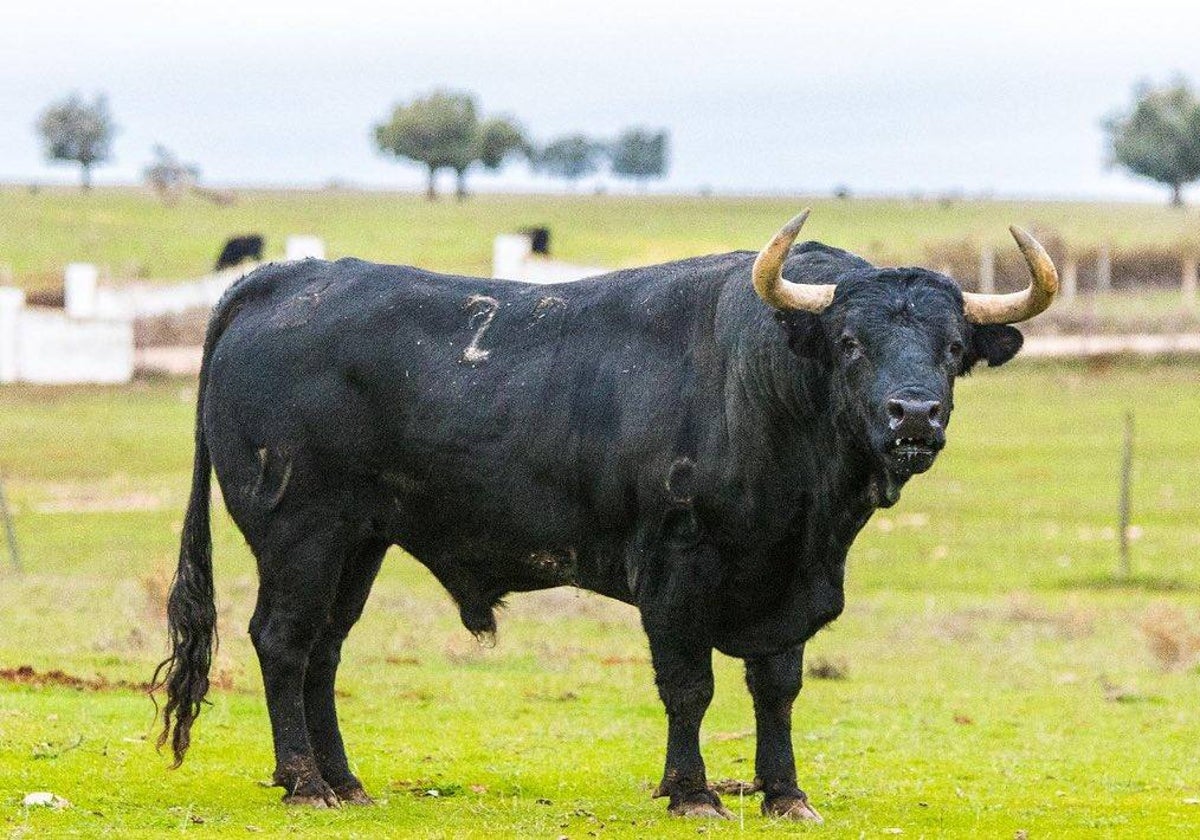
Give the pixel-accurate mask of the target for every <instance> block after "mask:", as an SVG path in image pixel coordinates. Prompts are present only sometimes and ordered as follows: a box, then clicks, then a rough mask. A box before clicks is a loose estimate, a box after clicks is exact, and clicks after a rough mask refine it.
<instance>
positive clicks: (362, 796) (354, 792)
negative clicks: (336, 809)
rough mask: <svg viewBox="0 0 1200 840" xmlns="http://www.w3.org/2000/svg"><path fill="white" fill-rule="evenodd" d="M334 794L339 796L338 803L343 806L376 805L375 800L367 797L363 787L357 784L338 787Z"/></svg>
mask: <svg viewBox="0 0 1200 840" xmlns="http://www.w3.org/2000/svg"><path fill="white" fill-rule="evenodd" d="M333 792H334V793H335V794H336V795H337V798H338V801H339V802H341V803H342V804H343V805H374V804H375V800H374V799H372V798H371V797H370V796H368V795H367V792H366V791H365V790H363V786H362V785H360V784H358V783H357V782H356V783H354V784H349V785H342V786H341V787H336V788H334V789H333Z"/></svg>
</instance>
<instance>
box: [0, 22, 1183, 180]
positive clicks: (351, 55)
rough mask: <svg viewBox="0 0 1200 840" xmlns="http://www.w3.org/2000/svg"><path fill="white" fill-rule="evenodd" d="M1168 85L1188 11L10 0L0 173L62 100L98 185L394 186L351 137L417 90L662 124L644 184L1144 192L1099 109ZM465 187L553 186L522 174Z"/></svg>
mask: <svg viewBox="0 0 1200 840" xmlns="http://www.w3.org/2000/svg"><path fill="white" fill-rule="evenodd" d="M193 5H194V8H193ZM1085 9H1086V11H1084V10H1085ZM1176 75H1183V76H1185V77H1187V78H1189V79H1191V80H1192V81H1193V82H1194V83H1197V84H1200V3H1196V2H1191V3H1184V2H1164V0H1141V1H1140V2H1136V3H1130V2H1128V0H1123V2H1119V3H1110V2H1106V1H1104V0H1102V2H1091V3H1087V4H1083V3H1078V2H1074V3H1068V2H1057V0H1050V1H1048V2H1041V3H1013V2H1007V3H991V2H984V3H971V2H964V0H954V2H948V0H908V2H903V3H901V2H895V0H893V2H888V3H874V2H858V3H854V2H845V0H842V2H802V0H797V2H790V3H782V2H779V3H767V2H756V0H724V2H709V0H694V2H690V3H688V2H683V0H676V2H670V3H663V2H657V0H640V2H639V1H638V0H604V2H592V3H586V4H584V3H572V2H565V0H560V2H555V3H552V2H520V0H502V1H501V0H437V1H436V2H423V3H412V2H407V0H399V2H389V3H381V2H364V1H363V0H338V2H329V0H325V2H322V3H319V4H306V3H304V2H297V1H296V0H292V1H291V2H275V1H274V0H270V1H269V2H257V3H256V2H253V0H241V2H228V1H227V0H210V2H204V3H200V4H169V3H163V2H161V0H156V2H152V3H148V2H140V0H139V1H137V2H134V1H133V0H105V2H103V3H96V2H87V3H79V2H73V0H72V2H67V3H59V4H53V3H28V2H19V0H17V1H16V2H11V1H10V2H8V3H5V4H4V10H3V11H0V180H2V181H9V182H13V181H15V182H21V183H25V182H37V183H59V182H62V183H70V182H72V181H74V180H76V179H77V177H78V176H77V168H75V167H71V166H63V165H51V164H49V163H47V162H46V161H45V160H44V157H43V153H42V148H41V144H40V141H39V138H38V137H37V135H36V133H35V131H34V128H33V126H34V123H35V122H36V120H37V117H38V114H39V113H40V112H41V111H42V110H43V109H44V108H45V107H46V105H47V104H49V103H50V102H52V101H54V100H56V99H59V98H62V97H63V96H65V95H66V94H68V93H70V92H72V91H79V92H81V93H82V94H83V95H84V96H86V97H88V98H90V97H91V96H92V95H93V94H95V93H97V92H103V93H105V94H106V95H107V96H108V99H109V105H110V108H111V111H112V113H113V116H114V118H115V120H116V122H117V124H118V126H119V133H118V134H117V136H116V139H115V143H114V159H113V161H112V162H111V163H110V164H108V165H106V166H103V167H101V168H99V169H98V170H97V171H96V181H97V183H130V182H135V181H137V180H138V179H139V177H140V173H141V170H142V168H143V167H144V166H145V165H146V164H147V163H148V162H149V161H150V158H151V149H152V147H153V146H154V145H155V144H156V143H162V144H164V145H166V146H167V147H168V148H170V149H171V150H173V151H174V152H175V153H176V154H177V155H178V156H179V157H180V158H182V159H183V160H185V161H188V162H195V163H197V164H198V165H199V166H200V168H201V171H202V173H203V178H204V181H205V182H206V183H209V184H212V185H246V186H253V185H295V186H313V187H316V186H321V185H325V184H328V183H330V182H331V181H338V182H342V183H346V184H353V185H358V186H362V187H370V188H394V189H418V188H420V186H421V184H422V182H423V178H424V174H423V171H422V169H421V168H419V167H418V166H415V165H412V164H408V163H403V162H398V161H396V159H394V158H385V157H383V156H381V155H380V154H379V153H378V152H377V151H376V150H375V149H374V146H373V143H372V141H371V127H372V126H373V125H374V124H375V123H377V122H379V121H381V120H383V119H384V118H385V117H386V116H387V115H388V113H389V112H390V110H391V108H392V107H393V106H394V105H395V104H396V103H398V102H403V101H406V100H409V99H411V98H413V97H415V96H418V95H421V94H424V93H427V92H429V91H431V90H433V89H435V88H439V87H441V88H451V89H457V90H464V91H470V92H472V93H474V94H476V95H477V97H478V100H479V104H480V107H481V110H482V111H483V112H484V113H487V114H491V113H497V114H508V115H511V116H514V117H516V118H517V119H518V120H519V121H520V122H521V123H522V124H523V125H524V126H525V128H526V129H527V130H528V132H529V133H530V134H531V135H532V136H533V137H534V138H535V139H536V140H542V141H544V140H546V139H550V138H552V137H554V136H556V135H560V134H563V133H567V132H575V131H582V132H585V133H588V134H592V135H596V136H599V137H611V136H613V135H615V134H616V133H617V132H618V131H619V130H620V129H622V128H624V127H627V126H630V125H647V126H653V127H664V128H666V129H668V130H669V131H670V135H671V167H670V172H669V176H668V177H667V178H666V179H665V180H664V181H662V182H660V183H659V184H657V185H655V187H654V189H655V190H664V191H673V192H694V191H696V190H701V189H705V190H713V191H716V192H722V193H797V192H806V193H824V192H828V191H830V190H832V189H834V188H836V187H838V186H846V187H848V188H849V189H851V190H852V191H853V192H856V193H860V194H899V195H908V194H915V193H921V194H926V195H933V194H941V193H946V192H964V193H967V194H985V195H988V194H990V195H996V196H1012V197H1029V198H1113V199H1133V200H1140V199H1145V200H1161V199H1162V198H1163V197H1164V196H1165V192H1164V191H1163V189H1162V188H1160V187H1158V186H1156V185H1153V184H1148V183H1145V182H1142V181H1139V180H1136V179H1134V178H1133V177H1131V176H1130V175H1128V174H1126V173H1124V172H1122V171H1120V170H1117V169H1113V168H1112V167H1110V166H1108V165H1107V161H1106V159H1107V155H1106V150H1105V142H1104V133H1103V131H1102V129H1101V126H1100V123H1101V120H1102V119H1103V118H1104V116H1105V115H1107V114H1110V113H1112V112H1113V111H1114V110H1117V109H1120V108H1123V107H1127V106H1128V105H1129V103H1130V101H1131V99H1132V90H1133V86H1134V84H1135V83H1136V82H1137V81H1139V80H1149V81H1152V82H1165V81H1168V80H1170V79H1171V78H1173V77H1174V76H1176ZM602 181H603V182H604V185H605V186H606V187H607V188H609V189H621V188H622V187H621V185H620V184H618V183H615V182H613V181H612V180H611V178H607V177H604V178H602ZM471 184H472V186H473V188H475V189H479V190H522V191H525V190H546V191H550V190H557V189H560V188H561V187H560V186H559V185H558V184H556V183H555V182H553V181H550V180H548V179H545V178H542V177H540V176H536V175H533V174H532V173H530V172H529V171H528V169H527V168H526V167H524V166H511V167H509V168H508V169H507V170H505V171H504V172H502V173H500V174H498V175H492V174H488V173H482V172H480V173H475V174H473V175H472V178H471ZM592 186H595V185H594V184H588V185H586V187H587V188H590V187H592ZM1197 194H1200V193H1197V192H1194V193H1193V195H1197Z"/></svg>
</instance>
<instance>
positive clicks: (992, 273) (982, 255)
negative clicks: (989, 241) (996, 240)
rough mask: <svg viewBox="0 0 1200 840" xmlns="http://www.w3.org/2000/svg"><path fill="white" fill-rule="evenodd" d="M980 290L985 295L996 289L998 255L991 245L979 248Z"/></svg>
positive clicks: (992, 292)
mask: <svg viewBox="0 0 1200 840" xmlns="http://www.w3.org/2000/svg"><path fill="white" fill-rule="evenodd" d="M979 291H980V293H982V294H985V295H990V294H994V293H995V291H996V255H995V253H994V252H993V251H992V246H991V245H984V246H983V247H982V248H980V249H979Z"/></svg>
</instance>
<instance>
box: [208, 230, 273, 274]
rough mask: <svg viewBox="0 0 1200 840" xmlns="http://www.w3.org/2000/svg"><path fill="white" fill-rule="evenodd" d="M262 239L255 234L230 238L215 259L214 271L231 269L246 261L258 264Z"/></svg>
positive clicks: (260, 256) (261, 251)
mask: <svg viewBox="0 0 1200 840" xmlns="http://www.w3.org/2000/svg"><path fill="white" fill-rule="evenodd" d="M262 254H263V238H262V236H260V235H259V234H257V233H254V234H251V235H249V236H231V237H230V238H229V239H228V240H227V241H226V242H225V247H224V248H222V249H221V256H219V257H217V265H216V270H217V271H220V270H221V269H223V268H233V266H235V265H239V264H241V263H243V262H245V261H246V260H254V261H255V262H259V261H261V260H262Z"/></svg>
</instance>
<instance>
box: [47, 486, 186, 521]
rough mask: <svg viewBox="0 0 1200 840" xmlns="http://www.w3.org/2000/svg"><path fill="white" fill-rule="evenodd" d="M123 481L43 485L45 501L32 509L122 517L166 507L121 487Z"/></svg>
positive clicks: (149, 496) (162, 502) (152, 497)
mask: <svg viewBox="0 0 1200 840" xmlns="http://www.w3.org/2000/svg"><path fill="white" fill-rule="evenodd" d="M123 484H127V482H126V481H105V482H97V483H88V484H83V483H70V484H67V483H61V484H45V485H42V487H41V490H42V491H43V492H44V493H45V494H46V498H45V499H43V500H42V501H40V502H38V503H37V504H36V505H35V506H34V509H35V510H36V511H37V512H38V513H125V512H128V511H152V510H162V509H163V508H165V507H166V506H167V504H168V501H167V500H166V499H164V498H163V497H162V496H161V495H160V494H157V493H150V492H146V491H145V490H138V489H133V488H129V487H122V486H120V485H123Z"/></svg>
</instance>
